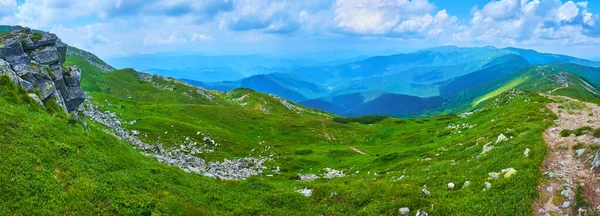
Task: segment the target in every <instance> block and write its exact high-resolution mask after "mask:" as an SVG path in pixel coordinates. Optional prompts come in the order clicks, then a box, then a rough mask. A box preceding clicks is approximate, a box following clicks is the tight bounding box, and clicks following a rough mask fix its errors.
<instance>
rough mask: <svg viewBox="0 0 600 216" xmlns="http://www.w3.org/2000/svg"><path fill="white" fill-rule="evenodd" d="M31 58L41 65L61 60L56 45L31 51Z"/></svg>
mask: <svg viewBox="0 0 600 216" xmlns="http://www.w3.org/2000/svg"><path fill="white" fill-rule="evenodd" d="M31 58H32V59H33V60H35V61H36V62H37V63H38V64H40V65H52V64H56V63H58V61H59V55H58V50H57V49H56V47H53V46H47V47H44V48H40V49H37V50H35V51H33V52H31Z"/></svg>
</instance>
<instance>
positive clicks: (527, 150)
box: [523, 149, 531, 157]
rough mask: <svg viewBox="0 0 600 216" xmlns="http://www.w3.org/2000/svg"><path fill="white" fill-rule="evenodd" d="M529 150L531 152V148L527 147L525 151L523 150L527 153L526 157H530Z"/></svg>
mask: <svg viewBox="0 0 600 216" xmlns="http://www.w3.org/2000/svg"><path fill="white" fill-rule="evenodd" d="M529 152H531V150H529V149H525V152H523V154H525V157H529Z"/></svg>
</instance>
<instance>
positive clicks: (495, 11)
mask: <svg viewBox="0 0 600 216" xmlns="http://www.w3.org/2000/svg"><path fill="white" fill-rule="evenodd" d="M599 13H600V0H588V1H565V0H85V1H82V0H0V24H3V25H22V26H27V27H31V28H35V29H40V30H45V31H50V32H52V33H55V34H57V35H58V36H59V37H60V38H61V39H62V40H63V41H64V42H66V43H68V44H70V45H72V46H76V47H79V48H82V49H85V50H88V51H90V52H93V53H95V54H96V55H98V56H100V57H102V58H113V57H120V56H127V55H132V54H146V53H157V52H173V51H176V52H195V53H206V54H215V55H227V54H272V55H293V56H296V55H298V56H310V54H311V53H319V52H334V53H335V52H350V51H353V52H357V53H361V54H367V55H377V54H380V53H391V52H411V51H415V50H418V49H424V48H430V47H434V46H443V45H456V46H486V45H492V46H496V47H508V46H511V47H519V48H528V49H535V50H538V51H542V52H551V53H559V54H567V55H572V56H576V57H582V58H596V57H600V52H598V50H600V49H599V48H600V18H599Z"/></svg>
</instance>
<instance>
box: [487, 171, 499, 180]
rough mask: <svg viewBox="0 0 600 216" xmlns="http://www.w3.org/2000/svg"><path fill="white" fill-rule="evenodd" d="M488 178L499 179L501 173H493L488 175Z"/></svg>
mask: <svg viewBox="0 0 600 216" xmlns="http://www.w3.org/2000/svg"><path fill="white" fill-rule="evenodd" d="M488 176H489V178H490V179H498V178H500V173H497V172H491V173H488Z"/></svg>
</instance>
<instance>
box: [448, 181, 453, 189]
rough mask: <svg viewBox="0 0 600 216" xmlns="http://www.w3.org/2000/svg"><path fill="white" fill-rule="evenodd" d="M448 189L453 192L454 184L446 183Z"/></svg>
mask: <svg viewBox="0 0 600 216" xmlns="http://www.w3.org/2000/svg"><path fill="white" fill-rule="evenodd" d="M448 189H450V190H454V183H452V182H450V183H448Z"/></svg>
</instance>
